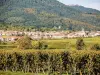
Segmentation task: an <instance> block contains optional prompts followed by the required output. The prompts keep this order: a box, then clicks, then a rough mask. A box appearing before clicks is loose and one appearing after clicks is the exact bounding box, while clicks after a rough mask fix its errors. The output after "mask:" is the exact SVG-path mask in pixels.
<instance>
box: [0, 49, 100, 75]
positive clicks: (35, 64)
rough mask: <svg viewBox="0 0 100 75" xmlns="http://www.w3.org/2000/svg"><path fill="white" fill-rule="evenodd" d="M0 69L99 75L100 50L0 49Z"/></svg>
mask: <svg viewBox="0 0 100 75" xmlns="http://www.w3.org/2000/svg"><path fill="white" fill-rule="evenodd" d="M0 70H2V71H8V70H10V71H22V72H32V73H41V72H42V73H48V75H50V74H52V73H55V72H56V73H58V74H57V75H59V74H62V73H69V74H77V73H80V74H81V75H82V74H83V75H100V51H56V50H55V51H48V50H47V51H34V50H33V51H0Z"/></svg>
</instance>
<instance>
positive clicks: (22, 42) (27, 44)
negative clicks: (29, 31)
mask: <svg viewBox="0 0 100 75" xmlns="http://www.w3.org/2000/svg"><path fill="white" fill-rule="evenodd" d="M17 43H18V48H19V49H31V48H32V43H31V38H29V37H27V36H25V37H23V38H21V39H19V40H18V41H17Z"/></svg>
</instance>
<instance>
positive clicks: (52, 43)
mask: <svg viewBox="0 0 100 75" xmlns="http://www.w3.org/2000/svg"><path fill="white" fill-rule="evenodd" d="M83 40H84V42H85V45H86V49H87V50H89V49H90V47H91V46H92V45H93V44H97V43H98V44H100V37H94V38H83ZM42 41H44V42H45V43H47V45H48V50H51V49H58V50H62V49H66V50H76V41H77V38H74V39H51V40H42ZM37 43H38V41H34V40H33V41H32V45H33V46H35V45H36V44H37ZM16 48H17V45H16V44H15V43H8V44H5V45H0V49H8V50H12V49H16ZM33 49H34V48H33Z"/></svg>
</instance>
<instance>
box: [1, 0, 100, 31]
mask: <svg viewBox="0 0 100 75" xmlns="http://www.w3.org/2000/svg"><path fill="white" fill-rule="evenodd" d="M81 9H82V8H79V9H78V8H74V7H72V6H66V5H64V4H62V3H60V2H58V1H57V0H0V28H1V29H9V30H11V29H14V30H15V29H19V30H22V29H23V30H24V29H25V30H32V29H34V28H35V29H37V28H38V29H40V28H42V29H51V30H53V29H54V30H57V29H59V30H81V28H85V29H86V30H100V11H97V10H93V9H90V10H88V9H87V8H86V9H87V10H86V9H85V8H84V10H83V9H82V10H83V11H86V12H87V13H84V12H83V11H82V10H81ZM92 10H93V11H92ZM94 12H97V13H94Z"/></svg>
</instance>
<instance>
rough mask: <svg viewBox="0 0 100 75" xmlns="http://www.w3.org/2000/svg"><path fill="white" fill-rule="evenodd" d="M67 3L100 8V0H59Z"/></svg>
mask: <svg viewBox="0 0 100 75" xmlns="http://www.w3.org/2000/svg"><path fill="white" fill-rule="evenodd" d="M58 1H60V2H62V3H64V4H66V5H69V4H78V5H82V6H85V7H89V8H94V9H98V10H100V0H58Z"/></svg>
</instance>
